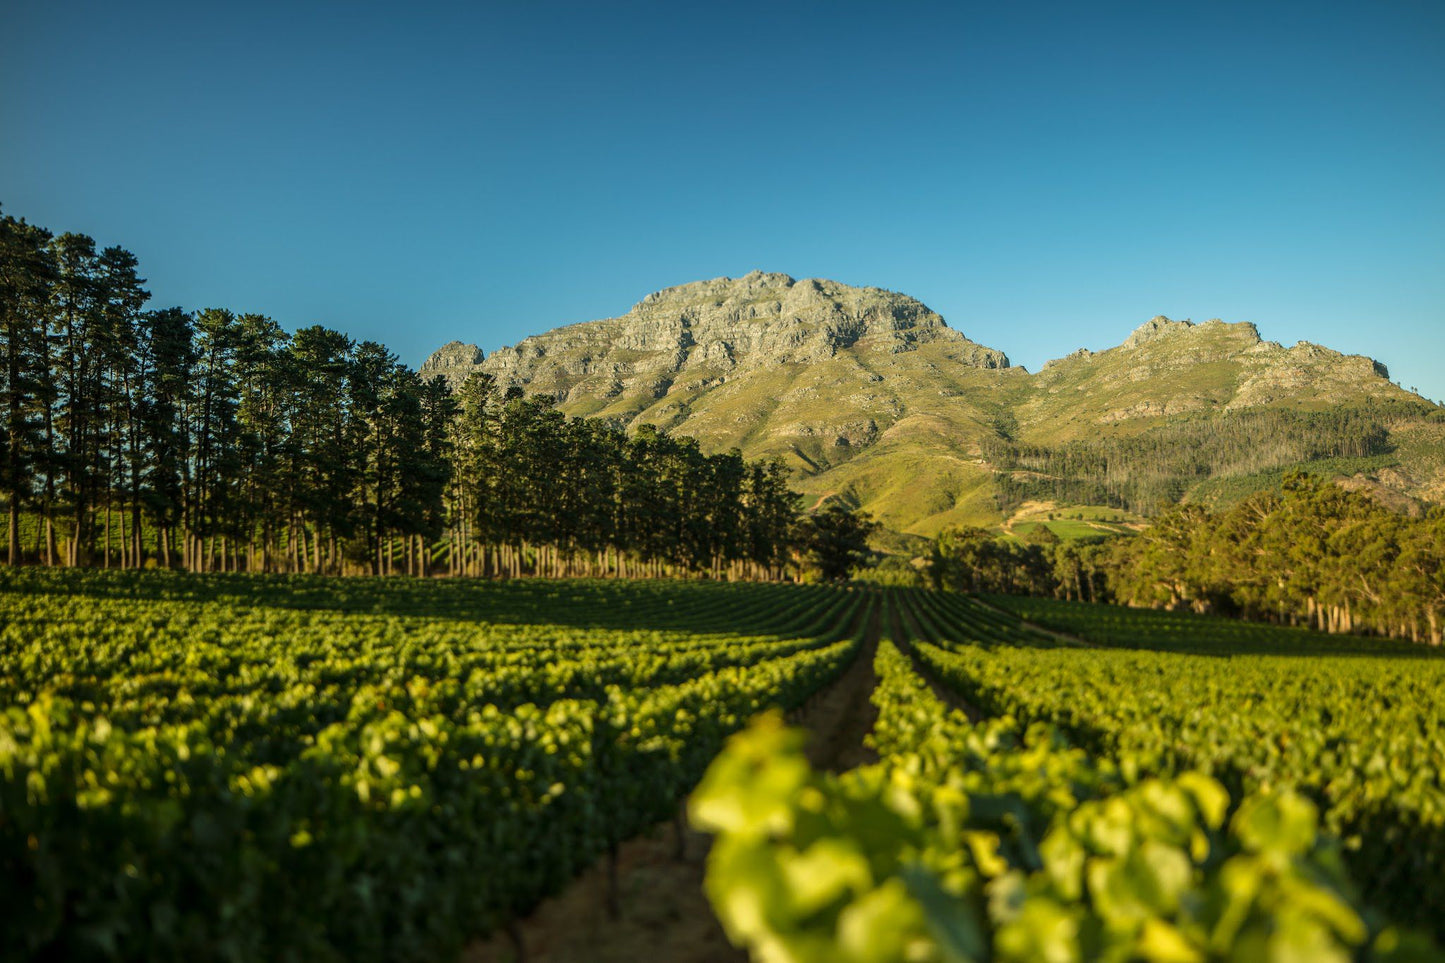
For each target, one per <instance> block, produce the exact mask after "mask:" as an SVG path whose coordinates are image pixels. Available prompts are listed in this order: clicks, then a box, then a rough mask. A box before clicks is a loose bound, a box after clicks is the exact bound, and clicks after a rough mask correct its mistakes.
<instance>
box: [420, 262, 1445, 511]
mask: <svg viewBox="0 0 1445 963" xmlns="http://www.w3.org/2000/svg"><path fill="white" fill-rule="evenodd" d="M422 370H423V373H424V374H428V375H431V374H444V375H446V376H447V377H448V378H449V379H451V380H452V381H453V382H454V383H459V382H460V381H461V380H462V379H464V378H465V377H466V375H468V374H469V373H471V372H472V371H482V372H486V373H487V374H489V375H491V376H492V377H493V378H494V379H496V381H497V383H498V384H499V386H501V387H503V388H506V387H510V386H513V385H516V386H519V387H520V388H522V389H523V390H524V391H525V392H527V393H528V394H529V395H546V396H548V397H551V398H553V399H554V400H555V401H556V403H557V404H558V406H559V407H560V408H561V410H563V411H565V412H567V413H569V414H574V415H588V416H597V417H608V418H615V419H618V420H620V421H622V422H624V423H626V424H629V425H631V424H637V423H652V424H656V425H658V426H659V427H661V428H664V429H666V430H668V431H671V432H674V433H679V434H686V435H692V436H693V437H695V438H697V439H698V440H699V441H700V442H701V443H702V444H703V446H704V447H705V448H707V449H709V450H726V449H728V448H733V447H736V448H739V449H741V450H742V451H743V453H744V454H745V455H747V456H748V457H765V456H778V457H781V458H783V459H784V460H786V461H787V462H788V463H789V464H791V465H792V466H793V467H794V468H795V469H796V470H797V476H796V477H795V484H796V485H797V486H798V487H799V488H801V489H802V490H804V491H805V492H807V493H809V494H810V495H811V496H813V498H814V499H815V500H820V499H823V498H827V497H839V498H843V499H845V500H847V501H849V502H851V503H854V504H857V505H860V506H862V507H863V508H865V509H867V510H869V511H871V512H873V513H874V514H875V515H877V516H878V517H880V518H881V519H882V520H883V521H884V522H885V523H886V524H887V525H888V526H889V527H890V528H891V529H892V530H893V531H895V532H907V533H913V534H931V533H932V532H934V531H937V530H938V529H939V528H941V527H943V526H945V525H948V524H957V523H974V524H978V523H984V524H996V523H998V522H1000V521H1002V520H1004V519H1005V518H1006V517H1007V516H1008V515H1009V513H1010V512H1011V511H1012V506H1011V505H1010V504H1008V499H1007V498H1005V497H1003V496H1001V494H1000V492H1001V491H1002V490H1003V489H1005V488H1007V489H1009V490H1011V491H1017V490H1020V488H1019V486H1020V484H1023V483H1024V482H1027V481H1029V479H1030V478H1031V477H1032V476H1042V477H1041V478H1034V479H1033V480H1034V481H1035V482H1040V483H1042V482H1046V481H1047V480H1048V478H1049V477H1050V472H1053V473H1058V472H1059V471H1065V470H1066V469H1061V468H1059V467H1058V466H1060V465H1065V466H1067V465H1072V464H1075V463H1076V462H1077V463H1080V464H1085V463H1087V464H1093V462H1091V461H1090V457H1091V456H1090V455H1089V454H1088V451H1089V450H1092V449H1095V448H1097V449H1099V450H1100V451H1102V450H1103V449H1102V448H1099V446H1101V445H1105V446H1112V448H1110V450H1111V451H1114V452H1115V454H1114V455H1113V456H1112V457H1113V458H1114V460H1115V462H1119V461H1120V456H1119V454H1118V452H1119V451H1125V452H1129V451H1132V450H1133V448H1136V447H1143V448H1148V447H1150V446H1152V447H1153V448H1160V447H1161V445H1163V446H1165V447H1167V444H1168V443H1167V441H1161V440H1160V439H1162V438H1163V436H1162V435H1161V434H1160V433H1161V432H1169V431H1179V430H1185V431H1188V432H1192V434H1190V435H1189V437H1190V438H1193V439H1197V438H1201V437H1202V438H1204V439H1205V441H1204V442H1203V444H1204V445H1205V446H1206V447H1207V446H1208V445H1209V443H1210V442H1209V439H1210V437H1211V435H1212V432H1211V431H1210V430H1209V428H1208V426H1209V425H1214V424H1216V423H1217V424H1218V425H1219V426H1221V435H1225V434H1227V435H1229V436H1230V437H1237V436H1238V435H1239V431H1240V429H1239V427H1238V426H1239V425H1253V426H1254V427H1252V428H1249V429H1247V430H1248V431H1253V432H1255V433H1256V434H1259V433H1260V432H1276V431H1277V429H1275V428H1271V427H1270V425H1272V424H1273V422H1272V421H1268V419H1263V420H1262V419H1261V418H1260V417H1258V415H1259V414H1260V413H1261V412H1265V413H1268V412H1285V413H1287V414H1288V416H1289V418H1290V419H1291V420H1290V421H1289V425H1290V426H1292V427H1290V428H1289V431H1292V432H1294V433H1295V434H1297V435H1299V436H1300V437H1299V439H1297V440H1296V442H1297V443H1293V444H1292V445H1278V446H1274V447H1271V448H1270V451H1274V452H1275V454H1274V455H1273V456H1272V457H1273V459H1274V461H1277V462H1280V463H1281V464H1283V463H1288V462H1289V461H1290V460H1291V459H1294V460H1306V461H1311V460H1313V461H1320V460H1322V457H1321V456H1328V455H1329V454H1330V452H1331V451H1332V450H1333V449H1332V448H1331V447H1330V446H1331V444H1334V445H1336V447H1339V446H1340V445H1343V447H1342V448H1340V450H1342V451H1350V452H1354V451H1355V450H1356V448H1358V446H1352V444H1351V443H1350V442H1349V441H1348V439H1347V438H1346V436H1347V435H1348V433H1349V432H1352V431H1360V430H1364V429H1361V428H1359V427H1358V426H1357V425H1356V423H1355V420H1350V419H1346V420H1345V421H1340V418H1339V417H1336V415H1334V414H1332V413H1338V412H1341V411H1347V412H1363V413H1365V414H1362V415H1361V416H1360V417H1361V418H1363V419H1365V421H1369V423H1370V424H1374V423H1375V422H1379V421H1386V422H1389V426H1388V428H1387V429H1382V430H1385V431H1387V433H1388V436H1389V437H1388V439H1386V440H1384V441H1381V440H1379V439H1374V440H1372V441H1370V445H1371V446H1373V447H1369V448H1368V451H1369V452H1370V453H1371V454H1370V458H1373V459H1374V460H1373V461H1370V460H1369V459H1368V458H1367V459H1366V460H1365V462H1360V463H1359V464H1355V463H1351V464H1348V465H1344V466H1343V467H1344V468H1346V469H1348V468H1360V469H1362V471H1361V472H1360V473H1358V474H1361V476H1362V477H1361V478H1358V479H1355V481H1356V483H1357V484H1362V485H1369V484H1373V483H1377V482H1378V483H1379V484H1381V485H1383V487H1387V488H1390V489H1392V490H1395V491H1397V492H1398V493H1400V494H1401V495H1402V496H1403V497H1407V498H1437V497H1440V496H1441V495H1445V457H1442V454H1441V453H1442V451H1445V426H1442V424H1441V422H1440V420H1439V418H1438V416H1437V414H1436V413H1438V411H1439V409H1435V408H1434V406H1432V405H1429V404H1428V403H1427V402H1424V401H1422V400H1421V399H1419V398H1417V397H1416V396H1414V395H1412V394H1410V393H1408V392H1405V391H1403V390H1402V389H1400V388H1398V387H1397V386H1395V385H1394V384H1392V383H1391V382H1390V381H1389V376H1388V372H1386V370H1385V369H1384V367H1383V366H1382V365H1380V364H1379V363H1377V362H1375V361H1372V360H1371V359H1369V358H1364V357H1360V356H1357V355H1343V354H1340V353H1339V352H1336V351H1332V350H1330V349H1328V348H1324V347H1321V346H1318V345H1314V344H1309V343H1307V342H1300V343H1299V344H1296V345H1294V346H1293V347H1288V348H1286V347H1284V346H1282V345H1280V344H1277V343H1275V342H1272V341H1265V340H1262V339H1261V337H1260V335H1259V332H1258V331H1257V330H1256V329H1255V326H1254V325H1253V324H1248V323H1242V324H1225V323H1224V322H1222V321H1218V320H1211V321H1206V322H1204V323H1202V324H1192V323H1190V322H1188V321H1171V320H1169V319H1168V318H1164V317H1157V318H1154V319H1152V320H1150V321H1147V322H1145V323H1144V324H1143V325H1141V326H1140V327H1139V328H1137V329H1136V330H1135V331H1134V332H1133V333H1132V334H1130V335H1129V336H1128V338H1127V339H1125V341H1124V342H1123V343H1122V344H1121V345H1119V346H1118V347H1116V348H1112V349H1109V350H1107V351H1099V352H1092V351H1089V350H1087V349H1080V350H1078V351H1076V352H1074V353H1073V354H1070V355H1068V356H1066V357H1064V358H1061V359H1059V360H1057V361H1051V362H1049V363H1048V364H1046V365H1045V366H1044V368H1043V369H1042V370H1041V371H1039V372H1038V373H1037V374H1031V373H1029V372H1028V371H1026V370H1024V369H1023V368H1021V367H1016V366H1012V365H1010V364H1009V360H1008V358H1007V357H1006V356H1005V355H1004V354H1003V353H1002V352H1000V351H997V350H994V349H992V348H988V347H984V346H983V345H980V344H978V343H976V342H974V341H971V340H969V339H968V338H967V337H965V336H964V335H963V334H961V333H959V332H958V331H956V330H954V329H952V328H950V327H948V325H947V324H946V323H945V322H944V320H943V318H941V317H939V315H937V314H936V313H935V312H933V311H931V310H930V309H929V308H928V307H926V306H925V305H923V304H922V303H920V302H918V301H917V300H915V299H913V298H910V297H908V296H906V295H902V294H897V293H894V292H891V291H885V290H881V289H879V288H858V287H850V286H848V285H844V284H839V283H837V282H834V281H826V280H818V279H806V280H794V279H793V278H791V277H789V276H787V275H784V274H765V273H762V272H758V271H755V272H753V273H751V274H748V275H746V276H745V277H741V278H735V279H734V278H717V279H714V280H711V281H699V282H695V283H692V284H684V285H681V286H678V287H673V288H667V289H665V290H662V291H658V292H656V293H654V294H650V295H648V296H647V297H645V298H643V299H642V300H641V301H640V302H638V303H637V304H636V305H634V306H633V307H632V309H631V310H630V311H628V312H627V313H626V314H624V315H622V316H621V317H618V318H610V319H606V320H601V321H588V322H584V323H581V324H572V325H568V326H566V327H561V328H557V329H555V330H552V331H549V332H546V333H545V334H539V335H534V336H532V337H529V338H526V339H524V340H523V341H522V342H520V343H519V344H517V345H516V346H515V347H504V348H500V349H498V350H496V351H494V352H493V353H492V354H491V355H489V356H485V357H483V355H482V352H481V350H480V349H479V348H477V347H476V346H475V345H470V344H463V343H460V342H452V343H450V344H448V345H446V346H445V347H443V348H441V349H439V350H438V351H437V352H436V353H435V354H433V355H432V356H431V357H430V358H428V359H427V361H426V363H425V364H424V365H423V368H422ZM1252 416H1253V417H1252ZM1280 417H1283V416H1282V415H1281V416H1280ZM1370 419H1373V421H1371V420H1370ZM1337 422H1339V423H1338V424H1337ZM1363 423H1364V422H1361V424H1363ZM1200 424H1204V425H1205V428H1204V429H1203V434H1202V435H1201V434H1200V431H1201V429H1200V427H1199V425H1200ZM1301 425H1302V426H1303V427H1301ZM1181 426H1183V427H1182V429H1181ZM1191 426H1192V427H1191ZM1226 427H1228V430H1227V431H1226V430H1225V429H1226ZM1331 432H1334V433H1335V434H1337V435H1340V436H1341V437H1340V439H1336V441H1335V442H1331V441H1330V437H1332V436H1331V435H1330V433H1331ZM1291 437H1293V436H1291ZM1371 438H1374V436H1373V435H1372V436H1371ZM1128 439H1137V440H1138V441H1137V443H1136V442H1130V441H1129V440H1128ZM1198 443H1199V442H1197V441H1195V442H1191V444H1198ZM1223 444H1224V442H1221V445H1223ZM1231 444H1246V443H1245V442H1231ZM1001 446H1002V447H1001ZM1091 446H1092V447H1091ZM1376 449H1381V451H1380V452H1379V453H1376ZM1385 449H1388V451H1385ZM1360 450H1361V451H1363V450H1366V449H1360ZM1389 452H1396V453H1398V455H1399V457H1396V458H1393V459H1392V458H1389V457H1387V455H1388V454H1389ZM1080 453H1082V454H1080ZM1031 459H1032V462H1031V461H1030V460H1031ZM1038 465H1045V469H1044V470H1043V471H1040V470H1039V468H1038ZM1272 467H1278V465H1273V464H1272V463H1271V461H1270V460H1269V458H1263V459H1262V458H1261V457H1254V458H1249V459H1243V460H1241V459H1229V458H1225V459H1214V461H1213V462H1211V463H1210V465H1209V466H1206V468H1205V469H1203V472H1204V474H1202V475H1201V473H1200V472H1201V469H1199V468H1197V467H1195V468H1190V469H1188V471H1187V472H1185V477H1182V478H1181V480H1180V483H1181V484H1182V485H1183V486H1184V487H1183V488H1181V489H1180V491H1185V490H1187V489H1188V488H1189V487H1190V486H1191V485H1193V484H1195V483H1198V482H1201V481H1206V480H1210V479H1212V478H1213V477H1214V476H1216V475H1221V474H1222V475H1225V476H1229V475H1230V474H1231V472H1233V473H1234V474H1240V473H1245V474H1248V473H1250V472H1251V471H1253V472H1255V473H1258V472H1259V471H1260V470H1265V469H1269V468H1272ZM1336 467H1340V466H1336ZM1141 470H1142V469H1141ZM1180 471H1183V469H1180ZM1190 472H1192V474H1190ZM1372 473H1373V474H1372ZM1375 474H1377V475H1380V476H1381V477H1382V478H1384V479H1385V480H1384V481H1379V479H1377V478H1375V477H1373V475H1375ZM1206 476H1207V477H1206ZM1021 479H1022V482H1021V481H1020V480H1021ZM1010 482H1012V483H1013V484H1012V485H1010V484H1008V483H1010ZM1185 483H1187V484H1185ZM1024 487H1025V488H1027V485H1025V486H1024ZM1055 488H1057V486H1055ZM1076 489H1077V486H1075V487H1074V488H1071V489H1070V490H1071V491H1073V490H1076ZM1049 490H1050V489H1049V487H1048V485H1046V484H1045V485H1044V486H1043V488H1042V489H1041V491H1043V492H1044V493H1045V494H1047V492H1048V491H1049ZM1101 490H1102V489H1101ZM1110 491H1111V492H1112V490H1110ZM1106 494H1108V497H1109V499H1110V500H1111V501H1113V502H1114V503H1116V504H1123V503H1124V502H1127V496H1125V495H1120V494H1118V493H1117V492H1112V494H1110V493H1108V492H1106ZM1079 497H1082V496H1079ZM1103 497H1104V496H1100V499H1101V500H1102V498H1103ZM1121 499H1122V501H1121ZM1065 501H1068V499H1065ZM1035 507H1036V506H1035Z"/></svg>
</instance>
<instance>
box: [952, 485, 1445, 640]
mask: <svg viewBox="0 0 1445 963" xmlns="http://www.w3.org/2000/svg"><path fill="white" fill-rule="evenodd" d="M931 562H932V564H931V569H930V571H931V574H932V577H933V580H934V584H935V585H936V586H938V587H949V588H953V589H957V590H962V591H972V592H996V593H1001V594H1017V595H1042V596H1054V597H1057V598H1065V599H1081V600H1084V601H1090V602H1115V603H1120V604H1126V605H1136V606H1148V607H1153V608H1162V609H1169V610H1189V611H1194V612H1201V613H1203V612H1212V613H1218V614H1223V615H1233V616H1239V617H1242V618H1247V619H1254V620H1258V621H1264V622H1273V623H1278V624H1284V625H1298V626H1307V627H1310V628H1315V629H1319V630H1321V631H1325V632H1336V633H1362V634H1370V635H1378V636H1386V637H1390V638H1397V639H1409V640H1411V641H1413V642H1428V643H1429V644H1431V645H1439V644H1440V643H1441V641H1442V628H1445V626H1442V623H1445V509H1441V508H1439V507H1436V508H1433V509H1431V510H1430V511H1428V512H1426V513H1425V514H1424V515H1423V516H1421V517H1412V516H1410V515H1405V514H1401V513H1399V512H1396V511H1392V510H1391V509H1389V508H1387V507H1385V506H1383V505H1381V504H1380V503H1379V502H1377V501H1376V500H1375V499H1373V498H1371V497H1370V496H1369V495H1366V494H1364V493H1361V492H1352V491H1348V490H1346V489H1344V488H1341V487H1340V486H1338V485H1335V484H1333V483H1332V482H1330V481H1327V480H1325V479H1324V478H1321V477H1319V476H1315V475H1310V474H1308V473H1305V472H1301V471H1295V472H1290V473H1288V474H1286V475H1285V478H1284V480H1283V482H1282V483H1281V484H1280V485H1279V487H1278V488H1274V489H1269V490H1266V491H1262V492H1258V493H1256V494H1254V495H1251V496H1249V497H1247V498H1245V499H1244V500H1243V501H1241V502H1239V503H1237V504H1236V505H1234V506H1233V507H1230V508H1228V509H1225V510H1222V511H1210V510H1209V509H1207V508H1205V507H1203V506H1200V505H1176V506H1173V507H1172V508H1170V509H1168V510H1167V511H1165V512H1164V513H1163V514H1162V515H1160V516H1159V517H1157V518H1156V519H1154V521H1153V524H1151V525H1150V526H1149V527H1148V528H1147V529H1145V530H1144V531H1143V532H1141V533H1140V534H1139V535H1137V536H1134V537H1126V538H1101V539H1098V540H1094V541H1092V542H1085V541H1076V542H1063V541H1060V540H1059V539H1058V538H1057V537H1056V536H1053V535H1052V534H1051V533H1049V532H1048V530H1047V529H1040V530H1038V531H1037V532H1034V533H1030V540H1025V541H1022V542H1008V541H1004V540H1000V539H996V538H994V537H993V535H992V533H990V532H987V531H985V530H983V529H952V530H949V531H946V532H944V533H942V534H940V535H939V537H938V538H937V540H936V541H935V544H934V548H933V554H932V558H931Z"/></svg>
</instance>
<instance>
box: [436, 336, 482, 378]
mask: <svg viewBox="0 0 1445 963" xmlns="http://www.w3.org/2000/svg"><path fill="white" fill-rule="evenodd" d="M484 358H485V356H484V355H483V354H482V349H481V348H479V347H477V346H476V345H474V344H463V343H462V342H460V341H448V342H447V343H446V344H444V345H442V346H441V347H440V348H437V349H436V350H435V351H433V352H432V353H431V357H429V358H427V359H426V361H424V362H422V366H421V376H422V377H423V378H428V379H430V378H435V377H436V376H437V375H442V376H443V377H445V378H446V379H447V380H448V381H450V382H451V383H452V387H454V388H455V387H456V386H457V385H460V384H461V383H462V382H463V381H466V380H467V375H469V374H471V373H472V372H473V371H476V370H477V368H478V367H479V366H480V365H481V363H482V361H483V360H484Z"/></svg>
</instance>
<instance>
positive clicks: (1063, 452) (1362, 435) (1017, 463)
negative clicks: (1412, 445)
mask: <svg viewBox="0 0 1445 963" xmlns="http://www.w3.org/2000/svg"><path fill="white" fill-rule="evenodd" d="M1433 412H1434V408H1433V407H1432V406H1431V405H1429V404H1428V403H1425V402H1419V403H1416V402H1412V401H1389V402H1385V403H1381V404H1375V405H1363V406H1359V407H1354V408H1345V409H1332V410H1327V411H1287V410H1279V409H1259V410H1253V409H1247V410H1244V411H1237V412H1227V413H1225V414H1222V415H1220V416H1218V417H1211V418H1208V419H1198V420H1190V421H1182V422H1177V423H1173V424H1167V425H1161V426H1159V427H1157V428H1152V429H1150V430H1148V431H1144V432H1141V433H1139V434H1134V435H1123V436H1118V437H1102V438H1097V439H1090V440H1085V441H1073V442H1068V443H1065V444H1062V445H1058V446H1054V447H1046V446H1038V445H1024V444H1019V443H1016V442H1014V441H1011V440H1010V439H1009V438H1007V437H1004V435H1005V434H1006V433H1005V432H1000V434H999V435H997V436H989V437H987V438H985V440H984V442H983V455H984V457H985V458H986V459H987V460H988V461H989V462H990V463H992V464H993V465H994V466H995V467H996V468H998V469H1000V471H1001V474H998V475H996V476H995V482H996V485H997V488H996V496H995V497H996V499H997V502H998V506H999V509H1000V511H1002V512H1004V513H1005V514H1007V513H1010V512H1012V511H1013V510H1014V509H1016V508H1018V507H1019V506H1020V505H1021V504H1023V503H1024V502H1026V501H1029V500H1031V499H1038V500H1051V501H1057V502H1060V503H1063V504H1075V505H1108V506H1110V507H1113V508H1122V509H1127V510H1128V511H1132V512H1136V513H1138V514H1141V515H1154V514H1157V513H1158V512H1160V511H1161V510H1163V509H1164V508H1165V507H1167V506H1171V505H1174V504H1176V503H1178V502H1179V500H1180V499H1181V498H1182V497H1183V495H1184V493H1185V491H1187V490H1188V489H1189V487H1190V486H1192V485H1194V484H1195V483H1197V482H1200V481H1203V480H1204V479H1207V478H1214V477H1220V476H1241V475H1252V474H1255V473H1258V472H1263V471H1268V470H1270V469H1275V468H1279V467H1281V466H1286V465H1293V464H1298V463H1300V462H1308V461H1316V460H1320V459H1327V458H1369V457H1373V456H1378V455H1385V454H1388V453H1389V452H1390V451H1391V450H1392V446H1391V443H1390V430H1391V428H1393V427H1395V426H1397V425H1399V424H1400V423H1401V422H1403V421H1407V420H1414V419H1418V418H1422V417H1427V416H1430V415H1432V414H1433Z"/></svg>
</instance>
